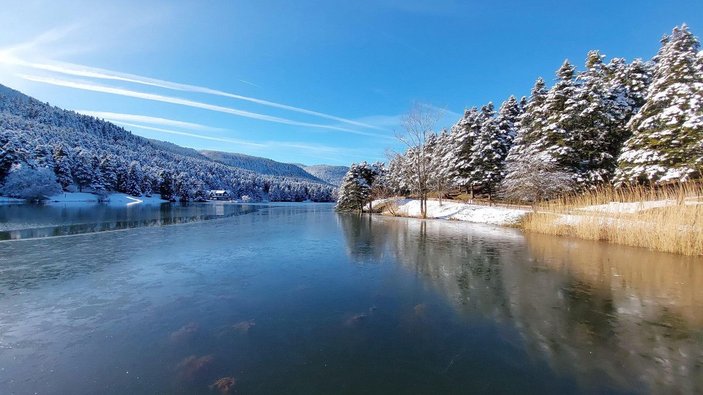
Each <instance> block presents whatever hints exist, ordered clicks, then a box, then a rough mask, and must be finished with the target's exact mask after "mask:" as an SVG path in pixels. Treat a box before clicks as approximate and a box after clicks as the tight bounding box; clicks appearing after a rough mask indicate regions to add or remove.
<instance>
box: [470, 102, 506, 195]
mask: <svg viewBox="0 0 703 395" xmlns="http://www.w3.org/2000/svg"><path fill="white" fill-rule="evenodd" d="M481 119H482V123H481V128H480V133H479V135H478V136H477V137H476V138H475V139H474V144H473V146H472V147H471V159H470V161H469V167H470V168H471V176H470V178H471V186H472V189H478V190H479V191H481V193H484V194H487V195H488V197H489V199H490V198H491V196H492V195H493V193H494V192H495V189H496V187H497V186H498V183H499V182H500V180H501V179H502V178H503V171H502V167H503V160H504V159H505V155H506V154H507V150H506V148H507V147H509V143H508V142H507V141H505V140H506V138H507V137H506V136H504V135H503V134H502V133H501V130H500V128H499V127H498V122H497V119H496V118H495V110H494V107H493V103H488V104H487V105H485V106H483V107H482V108H481Z"/></svg>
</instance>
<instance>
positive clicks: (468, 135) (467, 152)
mask: <svg viewBox="0 0 703 395" xmlns="http://www.w3.org/2000/svg"><path fill="white" fill-rule="evenodd" d="M482 123H483V117H482V116H481V113H480V112H479V111H478V109H476V107H472V108H470V109H468V110H466V111H465V112H464V116H463V117H462V118H461V119H460V120H459V122H457V123H456V125H454V126H452V129H451V135H452V141H453V145H454V146H453V151H454V156H455V158H456V161H455V162H454V163H453V165H452V169H451V170H450V176H451V178H452V182H453V183H454V184H455V185H457V186H459V187H463V188H465V189H466V191H467V192H469V191H470V192H473V189H472V179H471V172H472V169H471V157H472V152H473V146H474V142H475V141H476V139H477V138H478V136H479V135H480V134H481V124H482Z"/></svg>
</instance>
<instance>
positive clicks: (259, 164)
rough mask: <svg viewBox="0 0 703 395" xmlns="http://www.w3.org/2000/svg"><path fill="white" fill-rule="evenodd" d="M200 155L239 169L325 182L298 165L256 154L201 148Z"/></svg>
mask: <svg viewBox="0 0 703 395" xmlns="http://www.w3.org/2000/svg"><path fill="white" fill-rule="evenodd" d="M198 153H199V154H200V155H203V156H204V157H206V158H209V159H211V160H213V161H215V162H219V163H222V164H225V165H227V166H232V167H236V168H239V169H245V170H250V171H253V172H255V173H259V174H267V175H272V176H280V177H293V178H299V179H304V180H311V181H314V182H321V183H327V182H326V181H324V180H321V179H320V178H318V177H316V176H314V175H313V174H310V173H308V172H307V171H305V169H304V168H301V167H300V166H298V165H294V164H292V163H282V162H277V161H275V160H273V159H267V158H261V157H257V156H251V155H245V154H238V153H234V152H222V151H211V150H201V151H198Z"/></svg>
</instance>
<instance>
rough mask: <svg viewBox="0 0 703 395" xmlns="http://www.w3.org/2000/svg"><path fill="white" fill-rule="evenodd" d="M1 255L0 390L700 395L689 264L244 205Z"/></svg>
mask: <svg viewBox="0 0 703 395" xmlns="http://www.w3.org/2000/svg"><path fill="white" fill-rule="evenodd" d="M240 214H241V215H235V216H229V217H224V218H220V219H214V220H211V221H204V222H193V223H189V224H186V225H179V226H151V227H137V228H134V229H129V230H126V231H123V232H98V233H88V234H80V235H74V236H69V237H58V238H44V239H29V240H20V241H7V242H2V243H0V314H1V315H0V317H1V319H0V393H3V394H5V393H7V394H12V393H17V394H33V393H44V394H64V393H72V394H96V393H100V394H125V393H130V394H155V393H164V394H192V393H203V394H207V393H217V391H216V389H214V388H211V387H210V386H211V385H212V384H213V383H214V382H215V381H216V380H217V379H219V378H222V377H233V378H235V379H236V383H235V385H234V387H233V389H232V393H234V392H236V393H240V394H247V393H251V394H280V393H294V394H295V393H298V394H316V393H319V394H329V393H335V394H337V393H342V394H344V393H364V394H367V393H378V394H388V393H412V394H419V393H425V394H426V393H559V394H562V393H593V392H600V393H652V392H656V393H697V392H698V393H700V392H702V391H703V262H701V260H700V259H696V258H685V257H680V256H676V255H668V254H660V253H652V252H648V251H646V250H642V249H635V248H628V247H619V246H613V245H606V244H601V243H594V242H588V241H576V240H569V239H563V238H551V237H546V236H535V235H528V236H525V235H523V234H522V233H520V232H518V231H515V230H512V229H505V228H497V227H487V226H479V225H472V224H464V223H457V222H445V221H421V220H415V219H398V218H384V217H368V216H363V217H359V216H355V215H337V214H335V213H334V212H333V209H332V206H331V205H325V204H308V205H306V204H300V205H282V206H275V205H274V206H256V207H254V208H252V211H251V212H248V213H240Z"/></svg>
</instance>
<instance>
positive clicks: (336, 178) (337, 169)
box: [300, 165, 349, 186]
mask: <svg viewBox="0 0 703 395" xmlns="http://www.w3.org/2000/svg"><path fill="white" fill-rule="evenodd" d="M300 167H302V168H303V170H305V171H306V172H308V173H310V174H312V175H313V176H315V177H317V178H319V179H321V180H322V181H325V182H327V183H329V184H332V185H335V186H340V185H341V184H342V179H343V178H344V175H345V174H347V171H348V170H349V168H348V167H347V166H330V165H312V166H305V165H300Z"/></svg>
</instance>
